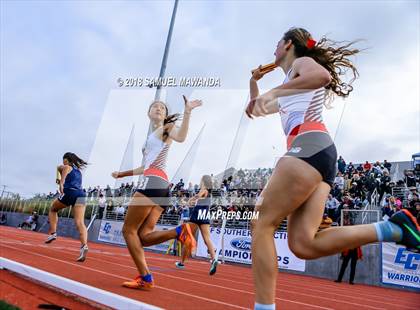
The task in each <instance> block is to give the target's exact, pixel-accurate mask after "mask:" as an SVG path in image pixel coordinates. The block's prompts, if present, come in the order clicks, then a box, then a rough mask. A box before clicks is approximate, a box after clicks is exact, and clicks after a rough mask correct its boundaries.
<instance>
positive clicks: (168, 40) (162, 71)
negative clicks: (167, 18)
mask: <svg viewBox="0 0 420 310" xmlns="http://www.w3.org/2000/svg"><path fill="white" fill-rule="evenodd" d="M177 8H178V0H175V3H174V8H173V10H172V17H171V23H170V25H169V31H168V36H167V38H166V45H165V52H164V53H163V59H162V64H161V66H160V73H159V79H158V81H160V80H161V78H163V77H164V76H165V71H166V63H167V61H168V54H169V47H170V45H171V39H172V32H173V30H174V24H175V16H176V11H177ZM161 88H162V86H161V85H160V83H159V82H158V85H157V88H156V93H155V100H160V93H161Z"/></svg>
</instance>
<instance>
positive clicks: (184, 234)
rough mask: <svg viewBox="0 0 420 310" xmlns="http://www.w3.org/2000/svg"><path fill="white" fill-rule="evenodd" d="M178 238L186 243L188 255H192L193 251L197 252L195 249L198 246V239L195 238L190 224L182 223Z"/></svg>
mask: <svg viewBox="0 0 420 310" xmlns="http://www.w3.org/2000/svg"><path fill="white" fill-rule="evenodd" d="M178 240H179V241H181V243H182V244H183V245H184V248H185V251H186V253H187V255H188V256H190V255H191V254H192V253H195V250H196V248H197V241H196V240H195V238H194V236H193V234H192V232H191V227H190V224H188V223H185V224H182V230H181V234H180V235H179V238H178Z"/></svg>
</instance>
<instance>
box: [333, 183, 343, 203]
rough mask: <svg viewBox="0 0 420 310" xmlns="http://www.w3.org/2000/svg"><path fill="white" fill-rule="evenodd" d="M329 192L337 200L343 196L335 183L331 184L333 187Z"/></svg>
mask: <svg viewBox="0 0 420 310" xmlns="http://www.w3.org/2000/svg"><path fill="white" fill-rule="evenodd" d="M330 194H331V195H332V196H333V197H334V198H336V199H337V200H338V201H340V200H341V199H342V198H343V191H342V190H340V188H339V187H338V185H337V184H334V185H333V188H332V189H331V191H330Z"/></svg>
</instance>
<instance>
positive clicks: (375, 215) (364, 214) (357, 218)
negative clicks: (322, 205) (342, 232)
mask: <svg viewBox="0 0 420 310" xmlns="http://www.w3.org/2000/svg"><path fill="white" fill-rule="evenodd" d="M381 214H382V212H381V210H354V209H342V210H341V219H340V226H348V225H360V224H371V223H376V222H379V221H380V220H381Z"/></svg>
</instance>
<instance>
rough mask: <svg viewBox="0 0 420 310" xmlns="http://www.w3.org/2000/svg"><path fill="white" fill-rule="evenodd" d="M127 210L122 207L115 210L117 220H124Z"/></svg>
mask: <svg viewBox="0 0 420 310" xmlns="http://www.w3.org/2000/svg"><path fill="white" fill-rule="evenodd" d="M124 213H125V208H124V207H123V206H122V205H119V206H118V207H117V209H116V210H115V214H116V215H117V219H119V220H121V219H123V218H124Z"/></svg>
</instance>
